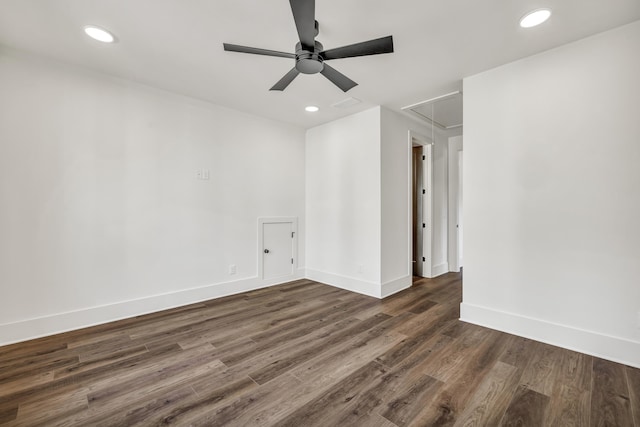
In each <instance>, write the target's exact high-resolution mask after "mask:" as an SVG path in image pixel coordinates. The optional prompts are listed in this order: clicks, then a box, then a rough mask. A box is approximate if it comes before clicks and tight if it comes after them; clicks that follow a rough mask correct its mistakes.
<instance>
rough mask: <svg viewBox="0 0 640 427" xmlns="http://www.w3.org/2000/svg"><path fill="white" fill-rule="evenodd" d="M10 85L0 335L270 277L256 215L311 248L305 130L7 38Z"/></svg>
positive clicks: (0, 198)
mask: <svg viewBox="0 0 640 427" xmlns="http://www.w3.org/2000/svg"><path fill="white" fill-rule="evenodd" d="M0 94H2V95H1V96H0V111H1V114H0V236H1V238H0V295H1V297H0V344H3V343H8V342H12V341H17V340H22V339H26V338H30V337H34V336H38V335H42V334H47V333H52V332H56V331H60V330H65V329H72V328H76V327H79V326H85V325H87V324H92V323H99V322H104V321H107V320H112V319H114V318H118V317H126V316H130V315H134V314H140V313H141V312H148V311H154V310H159V309H162V308H167V307H170V306H177V305H182V304H186V303H189V302H193V301H196V300H202V299H207V298H212V297H215V296H220V295H224V294H229V293H234V292H239V291H243V290H246V289H250V288H255V287H259V286H264V285H266V283H263V282H262V281H260V280H258V279H257V277H256V275H257V256H258V255H257V218H258V217H259V216H297V217H299V219H300V231H301V233H299V238H300V239H301V240H300V241H299V243H300V244H299V248H304V247H305V245H304V228H305V227H304V162H305V158H304V131H303V130H302V129H300V128H296V127H292V126H289V125H284V124H281V123H276V122H273V121H269V120H265V119H262V118H258V117H255V116H251V115H247V114H243V113H240V112H236V111H233V110H229V109H226V108H222V107H217V106H214V105H210V104H207V103H204V102H200V101H196V100H193V99H188V98H184V97H180V96H177V95H172V94H169V93H167V92H163V91H160V90H155V89H151V88H147V87H144V86H140V85H137V84H133V83H126V82H124V81H120V80H116V79H112V78H108V77H104V76H101V75H98V74H94V73H90V72H88V71H84V70H81V69H75V68H70V67H67V66H63V65H59V64H56V63H51V62H47V61H44V60H39V59H34V58H29V57H26V56H24V55H22V54H18V53H16V52H13V51H7V50H3V51H0ZM198 168H207V169H209V170H210V173H211V177H210V178H211V179H210V180H208V181H199V180H196V169H198ZM230 264H235V265H236V266H237V270H238V273H237V275H234V276H230V275H229V273H228V267H229V265H230ZM299 265H300V266H304V251H302V249H301V252H300V254H299ZM229 281H236V282H233V283H228V282H229Z"/></svg>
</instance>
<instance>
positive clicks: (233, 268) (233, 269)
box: [229, 264, 237, 275]
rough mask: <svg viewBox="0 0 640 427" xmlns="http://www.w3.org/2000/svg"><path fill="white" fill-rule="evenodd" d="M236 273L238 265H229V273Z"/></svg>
mask: <svg viewBox="0 0 640 427" xmlns="http://www.w3.org/2000/svg"><path fill="white" fill-rule="evenodd" d="M236 273H237V270H236V265H235V264H231V265H230V266H229V274H231V275H233V274H236Z"/></svg>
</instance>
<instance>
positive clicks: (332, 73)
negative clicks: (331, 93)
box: [320, 64, 358, 92]
mask: <svg viewBox="0 0 640 427" xmlns="http://www.w3.org/2000/svg"><path fill="white" fill-rule="evenodd" d="M323 65H324V67H323V68H322V71H320V73H322V75H323V76H325V77H326V78H328V79H329V80H331V83H333V84H334V85H336V86H338V87H339V88H340V89H342V91H343V92H346V91H348V90H349V89H351V88H353V87H354V86H358V83H356V82H354V81H353V80H351V79H350V78H349V77H347V76H345V75H344V74H342V73H341V72H340V71H338V70H336V69H335V68H332V67H330V66H329V65H327V64H323Z"/></svg>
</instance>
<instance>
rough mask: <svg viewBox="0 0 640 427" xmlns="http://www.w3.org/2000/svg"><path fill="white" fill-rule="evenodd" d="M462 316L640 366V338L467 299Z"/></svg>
mask: <svg viewBox="0 0 640 427" xmlns="http://www.w3.org/2000/svg"><path fill="white" fill-rule="evenodd" d="M460 320H462V321H464V322H468V323H473V324H476V325H480V326H485V327H487V328H491V329H496V330H499V331H502V332H507V333H509V334H514V335H519V336H521V337H525V338H530V339H533V340H536V341H541V342H544V343H547V344H551V345H555V346H558V347H563V348H566V349H569V350H574V351H578V352H580V353H585V354H590V355H592V356H596V357H600V358H602V359H607V360H611V361H613V362H618V363H622V364H625V365H629V366H633V367H636V368H640V342H636V341H631V340H627V339H624V338H620V337H614V336H610V335H604V334H601V333H597V332H592V331H586V330H583V329H578V328H574V327H572V326H567V325H561V324H557V323H552V322H547V321H545V320H540V319H534V318H531V317H526V316H521V315H519V314H514V313H507V312H504V311H499V310H494V309H491V308H487V307H481V306H477V305H473V304H466V303H464V302H463V303H462V304H460Z"/></svg>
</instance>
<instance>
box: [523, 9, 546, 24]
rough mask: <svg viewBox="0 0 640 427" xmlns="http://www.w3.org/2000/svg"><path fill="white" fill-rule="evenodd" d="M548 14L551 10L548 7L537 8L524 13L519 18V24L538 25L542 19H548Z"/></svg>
mask: <svg viewBox="0 0 640 427" xmlns="http://www.w3.org/2000/svg"><path fill="white" fill-rule="evenodd" d="M550 16H551V11H550V10H549V9H537V10H534V11H531V12H529V13H527V14H526V15H524V16H523V17H522V18H521V19H520V26H521V27H522V28H531V27H535V26H536V25H540V24H542V23H543V22H544V21H546V20H547V19H549V17H550Z"/></svg>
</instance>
